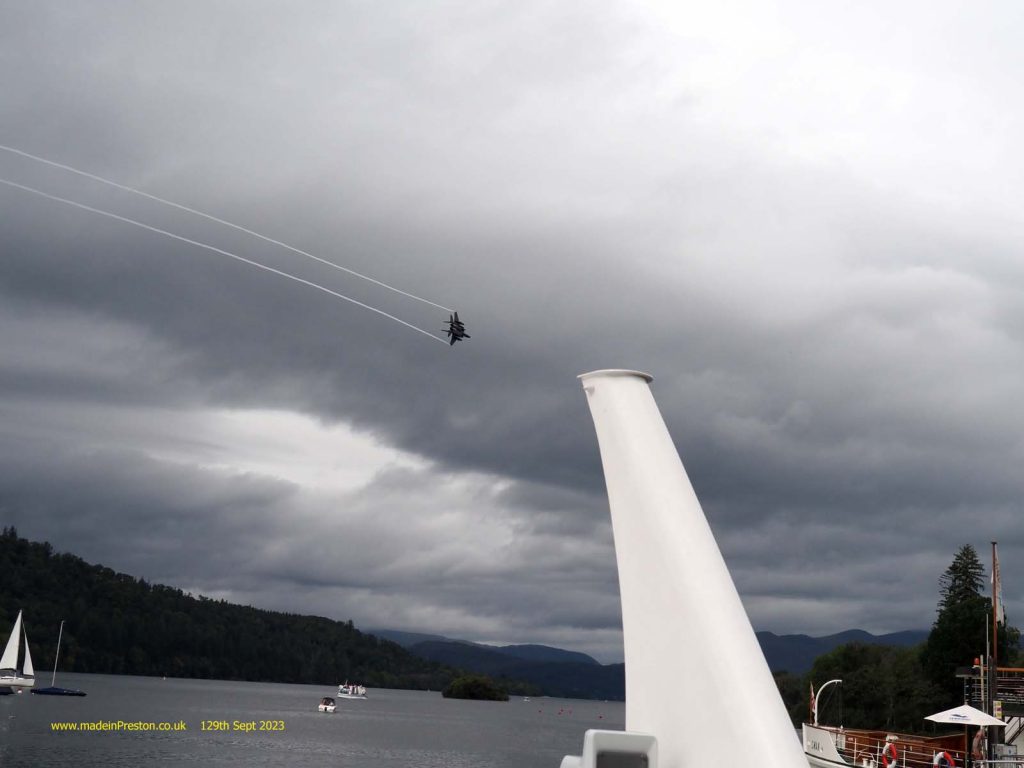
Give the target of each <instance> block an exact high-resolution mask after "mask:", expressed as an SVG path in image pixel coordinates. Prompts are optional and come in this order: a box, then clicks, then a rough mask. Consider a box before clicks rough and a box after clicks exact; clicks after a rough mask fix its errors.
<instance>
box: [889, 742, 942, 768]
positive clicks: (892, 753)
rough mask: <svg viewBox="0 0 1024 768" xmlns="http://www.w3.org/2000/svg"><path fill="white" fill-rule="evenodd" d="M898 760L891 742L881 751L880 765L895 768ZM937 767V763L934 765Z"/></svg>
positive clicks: (894, 746)
mask: <svg viewBox="0 0 1024 768" xmlns="http://www.w3.org/2000/svg"><path fill="white" fill-rule="evenodd" d="M898 760H899V755H898V753H897V752H896V745H895V744H893V743H892V742H891V741H890V742H889V743H888V744H886V745H885V749H883V750H882V765H884V766H885V768H896V763H897V762H898ZM935 765H937V763H935Z"/></svg>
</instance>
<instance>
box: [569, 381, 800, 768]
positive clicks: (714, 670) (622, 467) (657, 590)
mask: <svg viewBox="0 0 1024 768" xmlns="http://www.w3.org/2000/svg"><path fill="white" fill-rule="evenodd" d="M580 378H581V379H582V383H583V388H584V390H585V391H586V393H587V401H588V403H589V405H590V410H591V414H592V415H593V418H594V425H595V427H596V429H597V439H598V444H599V446H600V449H601V462H602V465H603V467H604V475H605V482H606V484H607V487H608V501H609V505H610V507H611V514H612V530H613V532H614V536H615V558H616V561H617V563H618V570H619V588H620V594H621V599H622V628H623V636H624V645H625V661H626V729H627V730H628V731H633V732H641V733H647V734H651V735H653V736H655V737H656V738H657V740H658V753H659V754H658V760H659V766H660V768H689V767H691V766H720V765H726V764H729V763H730V762H733V761H732V760H730V759H729V758H728V755H733V756H741V757H740V758H739V759H742V760H744V761H756V762H757V763H758V764H759V765H761V766H765V768H807V762H806V759H805V758H804V756H803V753H802V752H801V749H800V745H799V742H798V740H797V739H796V738H794V735H793V726H792V724H791V723H790V721H789V716H788V715H787V714H786V709H785V706H784V705H783V703H782V699H781V697H780V696H779V692H778V689H777V688H776V685H775V681H774V680H773V679H772V675H771V672H770V671H769V669H768V664H767V663H766V662H765V659H764V655H763V654H762V652H761V648H760V646H759V645H758V643H757V638H756V637H755V635H754V630H753V628H752V627H751V625H750V620H749V619H748V618H747V614H746V612H745V611H744V609H743V605H742V603H741V602H740V598H739V594H738V593H737V592H736V587H735V585H734V584H733V581H732V577H731V576H730V575H729V571H728V569H727V568H726V565H725V561H724V560H723V558H722V554H721V552H720V551H719V549H718V545H717V544H716V543H715V538H714V535H713V534H712V532H711V528H710V526H709V525H708V522H707V519H706V518H705V517H704V512H703V510H702V509H701V506H700V502H699V501H698V500H697V496H696V494H695V493H694V491H693V487H692V486H691V485H690V480H689V478H688V477H687V476H686V470H685V469H684V468H683V464H682V462H681V461H680V459H679V454H678V453H677V452H676V449H675V446H674V445H673V443H672V438H671V437H670V436H669V433H668V429H667V428H666V427H665V423H664V421H663V420H662V418H661V413H660V412H659V411H658V406H657V404H656V403H655V402H654V397H653V396H652V395H651V390H650V386H649V382H650V381H651V377H650V376H648V375H646V374H642V373H637V372H635V371H595V372H593V373H588V374H584V375H583V376H581V377H580ZM723 750H724V751H723ZM723 755H725V756H723Z"/></svg>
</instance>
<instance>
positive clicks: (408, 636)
mask: <svg viewBox="0 0 1024 768" xmlns="http://www.w3.org/2000/svg"><path fill="white" fill-rule="evenodd" d="M364 631H365V632H366V633H367V634H370V635H376V636H377V637H382V638H384V639H385V640H390V641H391V642H393V643H398V644H399V645H400V646H402V647H403V648H405V649H406V650H412V649H413V648H415V647H416V646H417V645H420V644H421V643H456V644H458V645H461V646H467V645H469V646H473V647H475V648H482V649H483V650H485V651H492V652H494V653H498V654H501V655H503V656H511V657H512V658H515V659H522V660H523V661H541V662H545V661H551V662H569V663H574V664H594V665H596V666H600V665H601V664H600V662H599V661H598V660H597V659H595V658H594V657H593V656H588V655H587V654H585V653H580V652H579V651H566V650H563V649H561V648H552V647H551V646H549V645H536V644H527V645H484V644H483V643H474V642H472V641H470V640H458V639H455V638H451V637H445V636H444V635H431V634H426V633H423V632H403V631H401V630H397V629H367V630H364Z"/></svg>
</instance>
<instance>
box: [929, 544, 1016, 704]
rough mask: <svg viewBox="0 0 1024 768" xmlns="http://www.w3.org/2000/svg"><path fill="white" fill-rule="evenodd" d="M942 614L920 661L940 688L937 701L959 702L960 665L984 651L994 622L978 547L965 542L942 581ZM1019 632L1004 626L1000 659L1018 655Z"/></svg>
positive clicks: (970, 661)
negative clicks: (986, 639)
mask: <svg viewBox="0 0 1024 768" xmlns="http://www.w3.org/2000/svg"><path fill="white" fill-rule="evenodd" d="M939 585H940V597H939V605H938V616H937V617H936V619H935V623H934V624H933V625H932V631H931V633H930V634H929V635H928V640H927V642H926V643H925V646H924V650H923V651H922V654H921V662H922V665H923V667H924V671H925V673H926V674H927V676H928V678H929V679H930V680H931V681H932V683H933V684H934V685H935V686H936V688H937V689H938V690H939V691H940V692H941V699H940V700H939V701H937V702H936V703H937V704H938V705H939V706H940V708H943V707H951V706H954V705H955V704H957V703H958V702H959V700H960V698H961V696H962V683H961V682H960V681H959V680H958V679H957V678H956V677H955V674H956V668H957V667H968V666H971V664H973V663H974V659H975V658H977V657H979V656H981V655H982V654H984V653H985V637H986V630H988V629H989V628H990V627H991V625H992V601H991V600H990V599H989V598H987V597H985V596H984V595H982V593H981V590H982V588H983V587H984V585H985V569H984V566H982V564H981V562H980V561H979V560H978V554H977V553H976V552H975V551H974V547H972V546H970V545H969V544H966V545H964V546H963V547H961V548H960V550H959V551H958V552H957V553H956V556H955V557H954V558H953V562H952V563H951V564H950V566H949V567H948V568H947V569H946V571H945V572H944V573H943V574H942V576H941V578H940V579H939ZM1019 638H1020V633H1019V632H1018V631H1017V629H1016V628H1015V627H1009V626H1000V627H999V631H998V642H999V648H1000V649H1001V650H1000V652H999V655H1000V658H1001V659H1002V660H1009V659H1012V658H1013V656H1014V655H1015V654H1016V649H1017V643H1018V641H1019Z"/></svg>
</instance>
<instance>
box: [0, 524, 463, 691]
mask: <svg viewBox="0 0 1024 768" xmlns="http://www.w3.org/2000/svg"><path fill="white" fill-rule="evenodd" d="M0 573H2V574H3V575H4V577H3V579H4V583H3V590H2V591H0V643H4V642H6V639H7V633H9V631H10V628H11V626H12V625H13V623H14V619H15V616H16V615H17V613H18V610H19V609H24V611H25V622H26V627H27V630H28V633H29V639H30V642H31V644H32V651H33V658H34V661H35V666H36V669H37V671H39V670H45V669H48V668H52V665H53V654H54V650H55V648H56V644H57V629H58V627H59V625H60V621H61V619H65V620H66V623H65V625H64V639H63V641H62V645H61V658H60V670H61V671H65V672H99V673H113V674H133V675H170V676H174V677H200V678H218V679H226V680H254V681H266V682H288V683H314V684H322V685H337V683H338V682H339V681H340V680H345V679H348V680H357V681H359V682H360V683H362V684H363V685H366V686H368V687H373V688H411V689H427V688H432V689H434V690H437V689H439V688H442V687H443V686H444V685H445V684H447V683H448V682H449V681H450V680H451V679H452V676H453V671H452V670H451V669H449V668H447V667H445V666H443V665H440V664H437V663H435V662H431V661H427V660H425V659H420V658H418V657H416V656H413V655H412V654H410V653H409V652H407V651H406V650H405V649H403V648H401V647H400V646H399V645H397V644H395V643H392V642H389V641H387V640H381V639H380V638H377V637H374V636H372V635H364V634H363V633H361V632H359V631H358V630H356V629H355V628H354V627H353V626H352V622H351V621H347V622H339V621H331V620H329V619H325V618H321V617H317V616H299V615H295V614H285V613H276V612H273V611H263V610H258V609H256V608H250V607H246V606H240V605H232V604H229V603H227V602H225V601H223V600H211V599H210V598H207V597H199V598H196V597H193V596H191V595H188V594H185V593H183V592H182V591H181V590H180V589H174V588H172V587H165V586H160V585H154V584H148V583H147V582H145V581H144V580H142V579H138V580H137V579H134V578H132V577H131V576H128V575H126V574H123V573H115V572H114V571H112V570H110V569H109V568H104V567H102V566H98V565H89V564H88V563H86V562H84V561H82V560H81V559H79V558H77V557H74V556H73V555H67V554H54V552H53V549H52V547H51V546H50V545H49V544H45V543H44V544H38V543H34V542H30V541H26V540H24V539H20V538H18V535H17V531H15V530H14V529H13V528H4V529H3V531H2V533H0Z"/></svg>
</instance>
